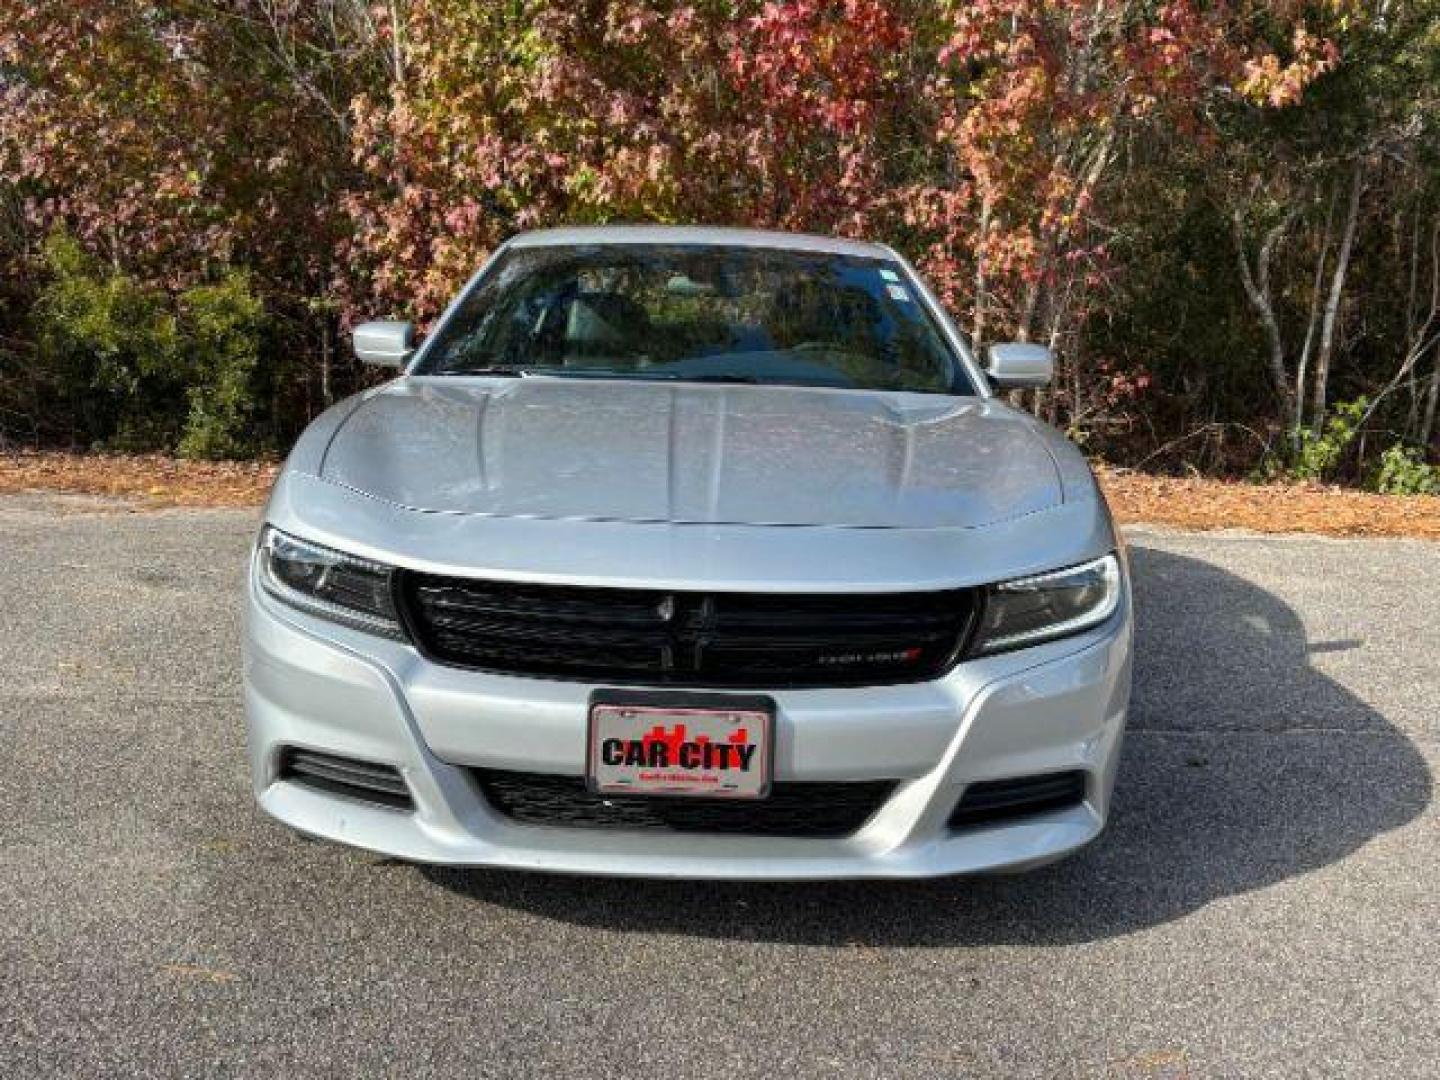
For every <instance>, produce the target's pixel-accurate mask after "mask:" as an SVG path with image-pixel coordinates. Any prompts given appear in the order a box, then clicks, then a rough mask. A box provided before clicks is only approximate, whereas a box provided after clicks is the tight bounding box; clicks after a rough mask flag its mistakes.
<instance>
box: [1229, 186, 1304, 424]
mask: <svg viewBox="0 0 1440 1080" xmlns="http://www.w3.org/2000/svg"><path fill="white" fill-rule="evenodd" d="M1297 213H1298V211H1295V210H1291V211H1290V212H1289V213H1288V214H1286V215H1285V218H1284V220H1283V221H1281V222H1280V224H1278V225H1276V226H1275V227H1274V228H1273V229H1271V230H1270V231H1269V232H1268V233H1266V234H1265V239H1264V241H1263V242H1262V243H1261V245H1260V254H1259V255H1258V256H1257V257H1256V260H1255V269H1254V270H1253V271H1252V270H1251V269H1250V256H1249V254H1247V252H1246V251H1245V220H1244V218H1243V217H1242V216H1241V213H1240V211H1239V210H1235V211H1234V212H1233V213H1232V214H1231V223H1232V225H1233V226H1234V230H1235V256H1236V262H1237V265H1238V266H1239V269H1240V284H1241V285H1242V286H1243V287H1244V289H1245V296H1246V298H1247V299H1248V300H1249V301H1250V306H1251V307H1252V308H1254V309H1255V314H1256V315H1257V316H1258V317H1259V319H1260V325H1261V327H1262V328H1263V329H1264V331H1265V340H1266V341H1267V342H1268V343H1269V346H1270V354H1269V356H1268V358H1267V368H1268V370H1269V372H1270V382H1271V385H1272V386H1273V387H1274V388H1275V394H1276V396H1277V397H1278V398H1279V399H1280V413H1281V420H1282V421H1283V423H1284V425H1285V430H1286V431H1289V430H1290V429H1291V427H1292V426H1293V425H1294V422H1295V408H1296V406H1295V397H1294V391H1293V390H1291V388H1290V379H1289V376H1288V375H1287V374H1286V372H1285V339H1284V337H1283V336H1282V334H1281V332H1280V320H1279V319H1278V318H1277V317H1276V315H1275V305H1274V303H1273V302H1272V301H1271V298H1270V260H1271V259H1272V258H1273V257H1274V255H1275V249H1276V247H1278V246H1279V244H1280V241H1281V240H1282V239H1284V237H1285V233H1286V232H1287V231H1288V230H1289V228H1290V223H1291V222H1293V221H1294V220H1295V216H1296V214H1297Z"/></svg>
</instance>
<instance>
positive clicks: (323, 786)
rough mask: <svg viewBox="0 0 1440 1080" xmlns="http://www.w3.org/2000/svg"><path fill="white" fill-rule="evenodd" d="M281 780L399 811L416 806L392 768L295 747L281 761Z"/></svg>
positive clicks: (403, 782) (408, 790)
mask: <svg viewBox="0 0 1440 1080" xmlns="http://www.w3.org/2000/svg"><path fill="white" fill-rule="evenodd" d="M280 778H281V779H282V780H291V781H293V782H295V783H297V784H303V785H305V786H306V787H312V788H315V789H316V790H318V791H324V792H328V793H329V794H331V795H346V796H349V797H350V798H352V799H363V800H364V801H366V802H373V803H379V804H380V805H381V806H390V807H394V808H395V809H397V810H409V809H412V808H413V806H414V803H413V802H412V800H411V798H410V789H409V788H408V787H406V786H405V781H404V780H403V779H402V778H401V776H400V773H399V771H398V770H397V769H395V768H394V767H393V766H390V765H376V764H374V763H373V762H369V761H357V760H356V759H354V758H347V757H340V756H339V755H337V754H322V753H319V752H318V751H315V750H302V749H299V748H298V747H291V748H290V749H287V750H286V751H285V752H284V755H283V756H282V757H281V759H280Z"/></svg>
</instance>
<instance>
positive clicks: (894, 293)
mask: <svg viewBox="0 0 1440 1080" xmlns="http://www.w3.org/2000/svg"><path fill="white" fill-rule="evenodd" d="M885 291H886V292H888V293H889V294H890V299H892V300H903V301H904V302H905V303H907V304H908V303H909V302H910V290H909V289H907V288H905V286H904V285H887V286H886V287H885Z"/></svg>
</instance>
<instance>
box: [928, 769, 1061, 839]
mask: <svg viewBox="0 0 1440 1080" xmlns="http://www.w3.org/2000/svg"><path fill="white" fill-rule="evenodd" d="M1084 799H1085V773H1083V772H1081V771H1079V770H1077V771H1075V772H1063V773H1046V774H1045V775H1043V776H1021V777H1017V778H1016V779H1014V780H984V781H981V782H980V783H978V784H971V785H970V786H969V787H967V788H966V789H965V794H964V795H963V796H961V798H960V802H959V804H958V805H956V807H955V812H954V813H952V814H951V815H950V827H951V828H952V829H965V828H969V827H971V826H974V825H989V824H992V823H993V822H997V821H1009V820H1011V819H1013V818H1020V817H1028V816H1030V815H1031V814H1043V813H1046V812H1048V811H1052V810H1064V809H1067V808H1069V807H1071V806H1077V805H1079V804H1080V803H1081V802H1083V801H1084Z"/></svg>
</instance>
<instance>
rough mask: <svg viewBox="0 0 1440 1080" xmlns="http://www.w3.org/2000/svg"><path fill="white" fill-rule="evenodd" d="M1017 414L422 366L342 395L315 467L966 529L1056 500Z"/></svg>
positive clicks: (563, 507)
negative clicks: (343, 415)
mask: <svg viewBox="0 0 1440 1080" xmlns="http://www.w3.org/2000/svg"><path fill="white" fill-rule="evenodd" d="M1034 427H1035V423H1034V421H1033V420H1031V419H1030V418H1029V417H1026V416H1024V415H1022V414H1020V413H1018V412H1015V411H1014V410H1012V409H1008V408H1006V407H1005V406H1003V405H1001V404H999V403H998V402H993V401H987V400H985V399H981V398H957V397H947V396H943V395H932V394H913V393H911V394H906V393H857V392H853V391H844V390H814V389H802V388H797V387H775V386H765V387H749V386H744V387H726V386H702V385H694V384H690V385H680V386H668V385H665V384H663V383H654V382H635V383H627V382H624V381H597V380H592V379H575V380H572V379H564V378H557V379H551V378H526V379H472V378H461V377H456V376H434V377H423V376H422V377H412V378H406V379H399V380H396V381H395V382H393V383H391V384H390V385H389V386H388V387H386V389H385V391H384V392H382V393H378V394H374V395H372V396H370V397H369V398H368V399H367V400H366V401H365V402H364V403H363V404H361V405H360V406H359V407H358V408H356V409H355V410H354V411H353V412H352V413H351V414H350V415H349V417H348V419H346V420H345V422H344V423H343V424H342V425H341V426H340V427H339V429H338V431H337V432H336V434H335V436H334V438H333V439H332V440H331V441H330V444H329V449H328V451H327V452H326V454H325V457H324V464H323V466H322V468H321V470H320V476H321V478H322V479H325V480H330V481H333V482H335V483H337V484H343V485H345V486H346V487H349V488H352V489H354V490H356V491H360V492H363V493H365V494H367V495H370V496H372V497H374V498H377V499H380V500H382V501H385V502H390V503H394V504H396V505H398V506H404V507H409V508H411V509H417V510H432V511H440V512H445V513H462V514H484V515H489V516H497V517H538V518H549V519H582V520H588V521H595V520H618V521H644V522H669V523H699V524H722V525H766V524H768V525H846V526H861V527H867V528H880V527H884V528H947V527H948V528H974V527H977V526H983V525H989V524H992V523H994V522H996V521H1003V520H1006V519H1009V518H1015V517H1020V516H1023V515H1025V514H1031V513H1035V512H1036V511H1038V510H1045V509H1049V508H1051V507H1053V506H1056V505H1058V504H1059V503H1060V502H1061V488H1060V481H1059V475H1058V474H1057V472H1056V466H1055V464H1054V462H1053V461H1052V460H1051V457H1050V454H1049V453H1048V452H1047V451H1046V448H1045V444H1044V442H1043V441H1042V439H1041V438H1040V437H1039V436H1037V435H1036V434H1035V431H1034Z"/></svg>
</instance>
